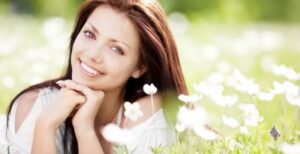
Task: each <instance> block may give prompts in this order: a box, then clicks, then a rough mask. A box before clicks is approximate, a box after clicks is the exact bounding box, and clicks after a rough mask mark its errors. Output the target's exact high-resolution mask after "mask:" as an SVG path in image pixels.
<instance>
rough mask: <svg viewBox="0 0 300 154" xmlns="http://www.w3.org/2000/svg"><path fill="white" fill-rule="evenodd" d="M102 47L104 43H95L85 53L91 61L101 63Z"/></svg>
mask: <svg viewBox="0 0 300 154" xmlns="http://www.w3.org/2000/svg"><path fill="white" fill-rule="evenodd" d="M103 48H104V45H96V46H94V47H91V48H90V49H89V51H87V53H86V55H87V56H88V58H89V59H90V60H91V61H93V62H95V63H101V62H102V60H103V52H102V50H103Z"/></svg>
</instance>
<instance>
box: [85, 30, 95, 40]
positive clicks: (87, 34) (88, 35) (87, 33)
mask: <svg viewBox="0 0 300 154" xmlns="http://www.w3.org/2000/svg"><path fill="white" fill-rule="evenodd" d="M83 33H84V36H86V37H87V38H93V39H94V38H95V35H94V34H93V33H92V32H91V31H88V30H85V31H83Z"/></svg>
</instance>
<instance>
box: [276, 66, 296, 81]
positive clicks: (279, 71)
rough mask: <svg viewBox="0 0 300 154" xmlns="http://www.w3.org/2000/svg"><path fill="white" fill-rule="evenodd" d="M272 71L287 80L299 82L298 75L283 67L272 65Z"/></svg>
mask: <svg viewBox="0 0 300 154" xmlns="http://www.w3.org/2000/svg"><path fill="white" fill-rule="evenodd" d="M272 71H273V73H274V74H275V75H281V76H285V77H286V78H288V79H289V80H300V75H299V74H297V73H296V71H295V70H294V69H292V68H290V67H287V66H285V65H274V66H273V69H272Z"/></svg>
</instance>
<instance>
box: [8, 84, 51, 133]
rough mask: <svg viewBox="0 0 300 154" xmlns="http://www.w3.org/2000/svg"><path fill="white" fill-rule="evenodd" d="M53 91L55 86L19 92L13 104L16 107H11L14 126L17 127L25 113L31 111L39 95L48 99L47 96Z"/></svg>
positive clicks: (25, 115)
mask: <svg viewBox="0 0 300 154" xmlns="http://www.w3.org/2000/svg"><path fill="white" fill-rule="evenodd" d="M55 91H57V90H56V89H55V88H52V87H45V88H41V89H34V90H29V91H26V92H24V93H23V94H21V95H20V96H19V97H18V98H17V99H16V101H15V102H14V103H15V104H14V106H16V107H13V108H14V109H13V110H15V111H14V112H15V117H16V119H15V120H16V128H19V126H20V125H21V123H22V122H23V121H24V119H25V118H26V117H27V115H28V114H29V113H30V112H31V111H32V108H33V107H34V105H35V104H36V103H37V102H38V101H37V100H38V99H40V98H41V97H44V99H48V97H51V95H52V94H53V93H54V92H55ZM45 97H47V98H45Z"/></svg>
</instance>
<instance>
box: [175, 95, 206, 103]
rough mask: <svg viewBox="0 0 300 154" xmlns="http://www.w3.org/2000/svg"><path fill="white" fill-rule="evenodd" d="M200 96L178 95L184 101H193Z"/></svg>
mask: <svg viewBox="0 0 300 154" xmlns="http://www.w3.org/2000/svg"><path fill="white" fill-rule="evenodd" d="M201 98H202V97H201V96H197V95H191V96H188V95H184V94H181V95H179V96H178V99H179V100H181V101H183V102H185V103H194V102H196V101H198V100H200V99H201Z"/></svg>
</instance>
